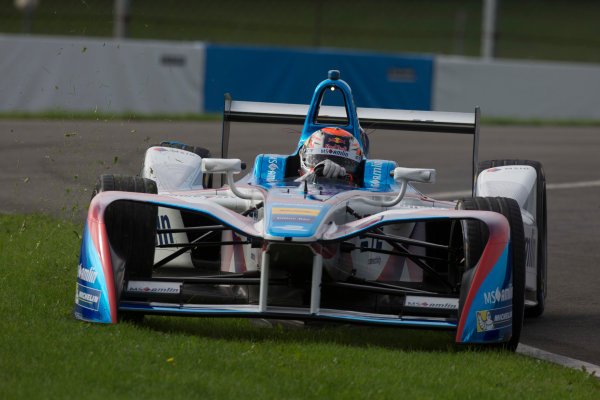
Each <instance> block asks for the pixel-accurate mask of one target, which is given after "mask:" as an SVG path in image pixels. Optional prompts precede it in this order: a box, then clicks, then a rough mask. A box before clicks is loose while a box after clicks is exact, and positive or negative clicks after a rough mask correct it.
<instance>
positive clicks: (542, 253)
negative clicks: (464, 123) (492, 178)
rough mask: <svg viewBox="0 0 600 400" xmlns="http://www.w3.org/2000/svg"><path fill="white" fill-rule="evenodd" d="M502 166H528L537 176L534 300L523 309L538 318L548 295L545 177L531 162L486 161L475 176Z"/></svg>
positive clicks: (541, 170)
mask: <svg viewBox="0 0 600 400" xmlns="http://www.w3.org/2000/svg"><path fill="white" fill-rule="evenodd" d="M504 165H528V166H530V167H533V168H534V169H535V172H536V174H537V188H536V189H537V198H536V215H535V220H536V224H537V230H538V245H537V265H536V269H537V273H536V275H537V280H536V300H537V304H536V305H535V306H533V307H526V308H525V316H526V317H530V318H535V317H539V316H540V315H542V314H543V313H544V309H545V307H546V297H547V295H548V245H547V232H548V225H547V207H548V206H547V201H546V176H545V173H544V167H543V166H542V163H540V162H538V161H532V160H488V161H482V162H480V163H479V164H478V166H477V176H479V173H480V172H481V171H483V170H486V169H488V168H493V167H500V166H504Z"/></svg>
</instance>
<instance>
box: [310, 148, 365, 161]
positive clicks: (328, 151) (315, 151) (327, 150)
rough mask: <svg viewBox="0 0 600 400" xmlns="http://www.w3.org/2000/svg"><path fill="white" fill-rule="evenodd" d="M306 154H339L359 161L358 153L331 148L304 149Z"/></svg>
mask: <svg viewBox="0 0 600 400" xmlns="http://www.w3.org/2000/svg"><path fill="white" fill-rule="evenodd" d="M305 151H306V154H325V155H328V156H339V157H344V158H349V159H351V160H354V161H360V160H361V158H360V155H358V154H350V152H348V151H346V150H339V149H332V148H321V149H306V150H305Z"/></svg>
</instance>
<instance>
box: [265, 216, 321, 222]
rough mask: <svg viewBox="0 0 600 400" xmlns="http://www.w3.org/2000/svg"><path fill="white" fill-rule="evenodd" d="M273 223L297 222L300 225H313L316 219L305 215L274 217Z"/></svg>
mask: <svg viewBox="0 0 600 400" xmlns="http://www.w3.org/2000/svg"><path fill="white" fill-rule="evenodd" d="M273 222H296V223H300V224H312V223H313V222H315V217H313V216H305V215H279V214H278V215H274V216H273Z"/></svg>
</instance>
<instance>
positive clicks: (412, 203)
mask: <svg viewBox="0 0 600 400" xmlns="http://www.w3.org/2000/svg"><path fill="white" fill-rule="evenodd" d="M205 160H206V161H204V160H202V158H201V157H200V156H198V155H196V154H194V153H191V152H189V151H184V150H179V149H175V148H170V147H161V146H156V147H152V148H150V149H148V150H147V152H146V157H145V160H144V166H143V171H142V176H143V177H145V178H150V179H153V180H154V181H156V183H157V186H158V191H159V193H169V194H170V195H174V196H175V197H180V196H182V195H183V194H182V193H181V192H189V194H185V197H186V200H187V201H191V202H193V198H194V197H198V198H202V199H205V198H207V194H206V192H202V193H201V194H200V193H198V194H195V193H194V191H196V190H202V189H203V187H202V177H203V170H208V169H210V170H211V171H213V170H214V172H217V173H219V172H221V173H226V174H231V173H232V171H229V170H230V169H231V168H234V169H236V171H235V172H237V171H239V163H237V162H234V161H233V160H221V161H220V162H219V161H217V160H216V159H205ZM213 161H214V162H213ZM238 161H239V160H238ZM207 162H208V163H209V164H207ZM223 168H225V169H224V170H223V171H221V170H222V169H223ZM415 174H416V175H415ZM395 175H397V176H398V180H400V179H406V180H408V179H409V178H410V177H412V178H411V179H410V180H411V181H412V180H414V179H415V176H416V177H417V178H419V180H421V181H429V182H432V181H434V180H435V171H434V170H412V169H404V168H397V169H396V171H395ZM413 175H415V176H413ZM425 178H427V179H425ZM536 179H537V175H536V171H535V169H534V168H533V167H530V166H526V165H510V166H500V167H494V168H490V169H487V170H484V171H482V172H481V173H480V174H479V176H478V177H477V182H476V186H475V196H478V197H509V198H513V199H515V200H516V201H517V203H518V204H519V206H520V208H521V214H522V218H523V227H524V233H525V245H526V292H527V294H526V302H527V304H528V305H534V304H535V302H536V300H535V299H536V297H535V295H536V292H535V291H536V279H537V269H536V265H537V236H538V232H537V225H536V219H535V216H536V195H537V193H536V187H537V186H536V183H537V182H536ZM398 183H399V184H401V186H405V185H406V183H407V182H398ZM173 192H177V193H173ZM236 193H239V190H238V189H236V188H235V187H233V188H232V189H229V190H220V191H219V192H217V191H215V192H214V196H208V197H211V199H212V200H214V201H216V202H217V203H219V204H220V205H222V206H224V207H226V208H229V209H232V210H235V211H236V212H242V211H243V210H245V209H248V208H250V207H251V206H252V205H255V204H256V203H258V202H259V201H260V198H258V197H257V196H256V193H254V195H248V194H252V193H249V192H247V191H246V190H245V189H244V193H245V195H244V196H243V198H240V196H237V195H236ZM403 195H404V194H402V196H403ZM376 199H377V198H373V199H369V198H361V199H352V200H350V202H349V204H352V207H353V208H355V209H356V210H358V211H359V212H362V213H364V214H372V213H373V212H378V211H383V210H384V209H387V208H393V209H414V208H429V207H439V206H440V205H439V204H435V203H433V202H424V201H421V200H420V199H418V198H415V197H414V196H407V197H406V198H404V199H402V197H400V198H395V199H394V198H388V200H387V202H386V201H384V202H381V200H376ZM400 200H402V201H400ZM378 202H379V203H378ZM377 205H379V207H378V206H377ZM442 206H444V205H442ZM445 207H452V204H449V205H445ZM375 208H377V209H378V210H375ZM262 218H263V215H262V210H261V211H258V212H256V215H255V219H256V220H257V221H259V220H260V219H262ZM345 218H346V214H345V213H344V212H340V213H339V221H338V218H334V220H335V223H336V224H343V223H346V222H348V221H347V220H345ZM183 226H184V224H183V221H182V217H181V213H180V212H179V211H178V210H175V209H170V208H165V207H159V210H158V221H157V227H158V228H159V229H174V228H179V227H183ZM420 228H421V227H420V225H419V224H412V226H408V225H405V226H403V227H402V228H401V229H404V230H411V231H412V232H392V231H390V232H387V230H389V229H387V228H386V233H387V234H392V235H398V236H405V237H412V238H414V239H421V240H422V239H424V232H421V231H420ZM391 229H394V228H391ZM396 229H398V228H396ZM245 239H246V238H245V237H243V236H241V235H239V234H236V233H234V232H232V231H224V232H223V233H222V240H223V241H237V240H239V241H240V242H241V241H245ZM351 241H352V242H353V243H354V244H355V245H356V246H362V247H372V248H378V249H383V250H389V251H391V250H392V247H391V246H390V244H388V243H386V242H385V241H382V240H378V239H373V238H363V237H356V238H354V239H352V240H351ZM187 242H188V238H187V235H186V234H185V233H172V234H168V235H166V234H162V235H160V234H159V235H157V244H163V243H164V244H174V243H187ZM411 250H412V251H414V252H419V251H422V249H420V248H414V249H411ZM174 251H175V250H173V249H164V248H162V249H159V248H157V249H156V253H155V261H158V260H161V259H163V258H164V257H166V256H168V255H169V254H171V253H173V252H174ZM167 265H168V266H178V267H181V266H191V265H192V260H191V257H190V253H189V252H186V253H183V254H181V255H180V256H179V257H177V258H175V259H174V260H172V261H170V262H169V263H168V264H167ZM260 265H261V249H259V248H251V246H250V245H241V246H232V245H226V246H223V248H222V257H221V270H222V271H228V272H234V273H241V272H243V271H251V270H258V269H260ZM323 265H324V267H325V268H326V269H327V270H328V272H329V273H330V274H331V275H332V276H336V277H338V278H342V277H343V276H348V275H350V274H354V276H356V277H358V278H363V279H368V280H375V279H377V278H378V277H381V276H385V274H387V273H388V271H396V272H395V274H396V275H398V276H394V277H393V279H395V280H399V281H412V282H415V281H417V282H418V281H421V280H422V276H423V272H422V269H421V268H419V267H417V266H416V265H414V263H412V261H410V260H408V259H404V257H398V256H394V255H387V254H378V253H372V252H353V253H352V255H350V254H348V253H345V254H340V251H339V248H336V247H335V246H332V247H331V248H328V249H326V250H325V251H323ZM386 267H387V268H386Z"/></svg>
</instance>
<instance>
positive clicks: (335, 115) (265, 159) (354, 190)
mask: <svg viewBox="0 0 600 400" xmlns="http://www.w3.org/2000/svg"><path fill="white" fill-rule="evenodd" d="M334 92H335V93H337V94H338V96H341V98H342V99H343V102H342V105H326V103H325V102H324V98H325V97H326V96H328V95H329V94H330V93H334ZM232 121H241V122H263V123H269V122H271V123H304V127H303V130H302V133H301V137H300V139H299V141H298V145H297V146H296V150H295V151H294V152H293V153H292V154H288V155H280V154H260V155H258V156H257V157H256V160H255V162H254V165H253V166H252V167H251V168H249V171H248V173H247V174H246V175H244V176H243V177H242V178H240V179H237V180H234V175H235V174H239V173H240V172H241V171H242V170H244V169H245V166H244V165H243V163H242V162H241V161H240V160H239V159H231V158H228V145H229V126H230V123H231V122H232ZM359 121H360V122H359ZM360 123H363V124H369V126H371V127H373V128H379V129H391V130H408V131H431V132H448V133H460V134H470V135H473V178H474V186H473V197H472V198H466V199H461V200H457V201H438V200H434V199H432V198H430V197H428V196H426V195H424V194H422V193H420V192H419V191H417V190H416V189H415V188H414V187H413V186H412V185H411V182H420V183H433V182H434V181H435V176H436V172H435V170H433V169H411V168H403V167H400V166H397V165H396V163H395V162H394V161H387V160H376V159H369V158H368V152H369V142H368V137H367V135H366V134H365V132H364V130H363V129H362V128H361V125H360ZM325 128H332V129H330V130H327V129H325ZM332 131H335V132H342V131H343V132H345V133H344V134H348V135H347V136H339V135H338V136H335V135H334V136H331V137H330V136H327V135H330V133H331V132H332ZM315 132H325V133H323V134H322V135H321V136H320V139H318V140H317V139H314V137H315V136H314V134H315ZM327 132H329V133H327ZM340 134H341V133H340ZM478 134H479V109H477V108H476V109H475V111H474V112H473V113H445V112H430V111H404V110H388V109H373V108H371V109H369V108H358V109H357V108H356V107H355V105H354V100H353V98H352V94H351V90H350V87H349V86H348V84H347V83H346V82H344V81H343V80H341V79H340V73H339V71H330V72H329V75H328V79H326V80H324V81H323V82H321V83H320V84H318V86H317V87H316V90H315V92H314V96H313V98H312V101H311V103H310V105H308V106H307V105H296V104H273V103H257V102H242V101H232V100H231V97H229V96H228V95H226V100H225V111H224V117H223V136H222V154H221V158H212V157H211V156H210V153H209V151H208V150H206V149H204V148H200V147H192V146H187V145H183V144H180V143H173V142H163V143H161V144H160V145H157V146H153V147H151V148H149V149H148V150H147V152H146V154H145V159H144V165H143V171H142V174H141V177H139V176H138V177H134V176H121V175H102V176H101V177H100V178H99V180H98V183H97V185H96V188H95V190H94V195H93V197H92V201H91V204H90V207H89V212H88V217H87V221H86V224H85V229H84V233H83V239H82V244H81V255H80V261H79V267H78V273H77V290H76V295H75V308H74V315H75V317H76V318H78V319H81V320H85V321H93V322H102V323H116V322H117V321H118V320H120V319H133V320H136V319H137V320H139V319H140V318H141V317H142V316H143V315H144V314H162V315H188V316H211V317H244V318H260V319H279V320H283V319H287V320H296V321H304V322H315V321H327V322H341V323H356V324H372V325H384V326H397V327H409V328H436V329H447V330H454V331H455V332H456V342H457V343H471V344H495V345H496V346H499V347H503V348H508V349H514V348H516V346H517V344H518V341H519V336H520V332H521V328H522V325H523V319H524V315H526V314H527V315H531V316H537V315H540V314H541V313H542V312H543V310H544V302H545V296H546V194H545V178H544V172H543V169H542V166H541V164H540V163H538V162H534V161H527V160H493V161H485V162H482V163H478V162H477V147H478ZM319 140H320V141H319ZM345 141H347V142H345ZM329 142H331V143H329ZM350 142H351V143H354V145H355V147H351V148H349V147H347V146H346V147H344V144H347V143H350ZM356 143H358V144H356ZM315 144H318V145H319V146H316V147H314V146H313V145H315ZM311 146H313V147H311ZM320 155H323V156H331V157H333V161H335V162H336V163H337V162H338V161H340V162H342V161H344V160H345V161H348V160H350V161H354V164H353V166H349V165H348V164H344V165H346V167H345V168H346V169H343V168H338V169H337V171H338V172H339V171H342V174H340V175H339V176H337V177H335V178H332V177H331V176H326V175H327V174H325V173H324V172H325V171H324V168H323V163H319V164H317V165H313V166H312V167H310V166H309V167H310V168H306V164H307V163H308V162H309V159H310V158H311V157H312V156H320ZM309 156H310V157H309ZM336 157H337V158H336ZM336 160H337V161H336ZM336 165H337V164H336ZM344 172H346V174H344ZM218 180H223V181H224V183H225V184H224V185H222V187H218V188H211V187H212V186H221V185H216V183H217V181H218Z"/></svg>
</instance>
